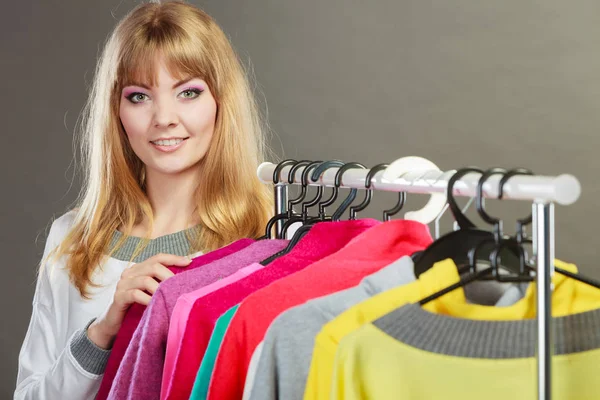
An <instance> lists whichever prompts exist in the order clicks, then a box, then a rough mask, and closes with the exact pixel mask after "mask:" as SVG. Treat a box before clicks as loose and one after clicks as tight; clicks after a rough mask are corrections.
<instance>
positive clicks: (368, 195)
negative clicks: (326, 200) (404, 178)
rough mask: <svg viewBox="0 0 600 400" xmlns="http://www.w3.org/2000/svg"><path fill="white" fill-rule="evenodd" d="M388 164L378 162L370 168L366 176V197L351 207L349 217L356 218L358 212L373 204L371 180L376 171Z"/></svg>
mask: <svg viewBox="0 0 600 400" xmlns="http://www.w3.org/2000/svg"><path fill="white" fill-rule="evenodd" d="M388 166H389V164H377V165H376V166H374V167H373V168H371V169H370V170H369V172H368V173H367V176H366V178H365V189H366V192H365V198H364V200H363V201H362V202H361V203H360V204H357V205H355V206H352V207H350V218H349V219H351V220H355V219H356V213H358V212H361V211H363V210H364V209H365V208H367V207H368V206H369V204H371V199H372V198H373V189H371V181H372V180H373V177H374V176H375V174H376V173H378V172H379V171H382V170H384V169H386V168H387V167H388Z"/></svg>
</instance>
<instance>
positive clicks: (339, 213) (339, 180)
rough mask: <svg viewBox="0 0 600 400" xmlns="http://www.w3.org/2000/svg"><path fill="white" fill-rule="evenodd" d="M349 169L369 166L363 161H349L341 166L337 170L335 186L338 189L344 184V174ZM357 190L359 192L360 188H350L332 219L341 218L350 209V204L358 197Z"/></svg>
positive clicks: (337, 219)
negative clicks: (363, 163)
mask: <svg viewBox="0 0 600 400" xmlns="http://www.w3.org/2000/svg"><path fill="white" fill-rule="evenodd" d="M349 169H367V167H365V166H364V165H362V164H361V163H358V162H349V163H347V164H344V165H343V166H342V167H340V169H339V170H338V172H336V174H335V179H334V186H335V187H336V188H337V189H339V188H340V186H342V176H343V175H344V173H345V172H346V171H348V170H349ZM357 192H358V189H354V188H352V189H350V193H349V194H348V196H347V197H346V198H345V199H344V201H343V202H342V203H341V204H340V206H339V207H338V208H337V210H335V211H334V212H333V214H332V215H331V220H332V221H339V220H340V218H341V217H342V215H343V214H344V212H345V211H346V209H348V207H349V206H350V204H352V202H353V201H354V199H356V194H357Z"/></svg>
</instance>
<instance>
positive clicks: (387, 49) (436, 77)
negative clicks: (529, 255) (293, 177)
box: [0, 0, 600, 398]
mask: <svg viewBox="0 0 600 400" xmlns="http://www.w3.org/2000/svg"><path fill="white" fill-rule="evenodd" d="M193 3H194V4H196V5H198V6H201V7H203V8H204V9H205V10H206V11H207V12H208V13H209V14H211V15H212V16H214V17H215V18H216V20H217V21H218V22H219V23H220V24H221V25H222V26H223V28H224V30H225V31H226V32H227V33H228V34H229V35H230V37H231V40H232V42H233V44H234V46H235V47H236V48H237V49H238V51H239V52H240V54H241V55H242V57H243V58H244V59H245V60H248V59H250V60H251V61H252V64H253V66H254V71H255V75H256V80H257V82H258V84H259V86H260V87H261V89H262V92H263V94H264V98H265V99H266V102H267V104H268V109H269V121H270V123H271V126H272V129H273V131H274V132H275V134H276V135H277V136H276V137H275V138H274V139H273V145H274V148H275V150H276V152H277V153H278V154H280V155H285V156H287V157H293V158H309V159H313V160H317V159H331V158H338V159H342V160H345V161H360V162H363V163H364V164H366V165H367V166H372V165H374V164H377V163H380V162H390V161H393V160H394V159H396V158H399V157H402V156H406V155H420V156H423V157H427V158H429V159H431V160H433V161H435V162H436V163H438V165H439V166H440V167H441V168H443V169H452V168H459V167H461V166H467V165H478V166H481V167H492V166H505V167H516V166H523V167H528V168H532V169H533V170H534V171H536V172H537V173H541V174H548V175H552V174H559V173H563V172H569V173H573V174H575V175H576V176H577V177H578V178H579V179H580V180H581V183H582V186H583V194H582V197H581V199H580V201H579V202H578V203H576V204H575V205H573V206H571V207H568V208H567V207H557V223H556V228H557V233H556V240H557V246H558V247H557V255H558V256H559V257H560V258H562V259H566V260H571V261H574V262H576V263H577V264H578V265H579V266H580V269H581V270H582V271H584V272H585V273H587V274H588V275H591V276H594V277H596V278H600V272H598V268H597V267H596V262H597V259H596V248H595V246H596V237H595V235H596V233H597V231H596V229H595V228H596V226H597V224H598V222H599V217H598V215H597V212H596V211H597V198H598V195H599V194H600V193H599V191H600V184H599V183H598V179H597V167H598V165H599V163H600V162H599V161H598V160H597V152H598V150H597V147H598V144H599V142H600V139H598V135H597V132H596V131H597V127H598V126H599V125H600V124H599V123H600V112H598V110H600V79H599V78H598V76H599V73H600V20H599V16H600V14H599V11H600V9H599V8H600V3H598V2H597V1H592V0H588V1H573V2H566V1H562V0H543V1H542V0H537V1H515V0H511V1H503V2H473V1H470V0H469V1H467V0H453V1H444V2H442V1H439V2H431V1H423V0H410V1H408V0H401V1H398V0H393V1H392V0H380V1H377V2H358V1H351V0H346V1H341V0H329V1H317V0H304V1H301V2H300V1H272V0H254V1H252V2H238V1H236V2H234V1H223V0H218V1H217V0H215V1H199V0H198V1H194V2H193ZM136 4H138V2H137V1H136V2H133V1H130V0H123V1H119V0H112V1H101V2H87V1H86V2H81V1H74V0H62V1H56V0H46V1H37V2H34V3H33V4H32V3H31V2H18V1H12V2H5V3H4V4H3V11H2V13H0V30H1V31H0V32H1V34H0V74H1V75H0V77H1V79H0V106H1V110H2V113H1V115H2V121H3V122H2V125H3V126H2V138H3V145H2V146H0V151H1V157H0V171H1V172H0V173H1V177H2V183H3V185H2V187H3V189H2V191H1V192H2V196H1V197H0V199H1V202H2V203H1V206H0V210H1V211H0V213H1V222H2V228H3V229H2V230H1V231H0V249H1V254H2V255H3V264H4V265H3V274H4V279H3V284H2V290H0V296H1V297H0V304H2V305H3V313H4V315H3V317H4V321H3V323H2V324H1V327H0V332H1V335H2V346H1V347H0V348H1V352H2V354H1V355H0V360H1V361H0V363H1V364H0V367H1V368H2V373H1V374H0V398H10V397H11V396H12V391H13V388H14V382H15V377H16V361H17V355H18V351H19V347H20V345H21V342H22V340H23V336H24V334H25V331H26V327H27V323H28V320H29V316H30V312H31V299H32V295H33V289H34V282H35V270H36V268H37V263H38V261H39V258H40V256H41V253H42V250H43V246H44V241H45V237H46V231H47V227H48V221H49V219H50V217H51V216H52V215H58V214H60V213H62V212H64V211H65V209H66V207H67V206H68V205H69V204H70V203H71V202H72V201H73V200H74V199H75V196H76V194H77V190H78V188H79V178H78V177H77V176H75V175H74V168H73V162H72V161H73V160H72V158H73V157H72V156H73V153H72V133H73V128H74V125H75V121H76V119H77V116H78V114H79V112H80V110H81V107H82V106H83V103H84V100H85V97H86V90H87V84H88V83H89V81H90V80H91V76H92V73H93V69H94V65H95V62H96V57H97V53H98V49H99V45H100V44H101V43H102V41H103V40H104V38H105V37H106V35H107V34H108V32H109V31H110V30H111V29H112V28H113V26H114V24H115V23H116V20H117V19H119V18H121V17H122V16H123V15H124V14H125V13H126V12H127V11H129V10H130V9H131V8H132V7H133V6H134V5H136ZM378 195H379V194H378ZM386 196H387V197H386ZM393 199H394V197H393V196H392V197H390V194H382V195H381V196H378V201H379V202H380V203H381V204H383V203H386V204H390V203H392V202H393ZM411 201H412V200H411ZM413 204H418V202H417V203H413ZM514 204H515V203H514V202H513V204H512V205H509V206H508V207H509V209H510V211H506V212H510V213H512V212H513V210H516V209H517V206H515V205H514ZM511 207H512V208H511ZM519 207H520V208H518V212H521V213H522V212H526V211H528V209H529V207H528V206H524V208H523V207H521V205H519ZM503 210H504V208H503ZM503 212H504V211H503ZM370 213H371V214H373V215H379V211H377V212H374V211H370ZM371 214H368V215H371ZM510 215H513V214H510ZM516 215H517V214H514V215H513V216H516ZM510 226H512V223H511V224H510Z"/></svg>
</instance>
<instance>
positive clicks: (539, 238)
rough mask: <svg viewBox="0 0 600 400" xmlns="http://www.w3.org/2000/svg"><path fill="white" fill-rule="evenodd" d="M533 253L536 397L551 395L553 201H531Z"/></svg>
mask: <svg viewBox="0 0 600 400" xmlns="http://www.w3.org/2000/svg"><path fill="white" fill-rule="evenodd" d="M532 208H533V217H534V219H533V226H534V232H533V234H534V238H533V239H534V241H533V243H534V248H533V250H534V254H535V257H536V266H537V276H536V285H537V286H536V306H537V307H536V309H537V362H538V365H537V372H538V376H537V384H538V385H537V387H538V399H539V400H550V399H551V398H552V353H553V351H554V346H553V341H552V289H553V288H552V276H553V275H554V203H551V202H548V203H539V202H535V203H533V207H532Z"/></svg>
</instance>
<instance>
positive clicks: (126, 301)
mask: <svg viewBox="0 0 600 400" xmlns="http://www.w3.org/2000/svg"><path fill="white" fill-rule="evenodd" d="M191 261H192V260H191V259H190V258H188V257H185V256H176V255H172V254H163V253H161V254H157V255H155V256H153V257H150V258H149V259H147V260H146V261H144V262H141V263H139V264H134V265H133V266H131V267H130V268H127V269H126V270H125V271H123V273H122V274H121V279H120V280H119V282H118V283H117V290H116V291H115V296H114V298H113V302H112V304H111V305H110V307H109V308H108V309H107V311H106V312H105V313H104V314H103V315H102V316H100V317H99V318H97V319H96V320H95V321H94V322H93V323H92V324H91V325H90V326H89V328H88V331H87V335H88V337H89V338H90V340H91V341H92V342H94V343H95V344H96V346H98V347H100V348H103V349H109V348H111V347H112V343H113V341H114V340H115V337H116V336H117V332H119V328H121V324H122V323H123V319H124V318H125V313H126V312H127V309H128V308H129V306H131V305H132V304H133V303H139V304H143V305H148V303H150V299H151V295H153V294H154V293H155V292H156V289H158V284H159V283H160V282H163V281H165V280H167V279H169V278H170V277H172V276H173V275H174V274H173V273H172V272H171V271H169V269H168V268H167V267H166V265H176V266H178V267H186V266H188V265H189V264H190V262H191ZM148 293H150V294H148Z"/></svg>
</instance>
